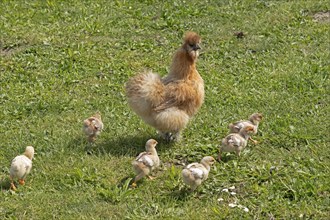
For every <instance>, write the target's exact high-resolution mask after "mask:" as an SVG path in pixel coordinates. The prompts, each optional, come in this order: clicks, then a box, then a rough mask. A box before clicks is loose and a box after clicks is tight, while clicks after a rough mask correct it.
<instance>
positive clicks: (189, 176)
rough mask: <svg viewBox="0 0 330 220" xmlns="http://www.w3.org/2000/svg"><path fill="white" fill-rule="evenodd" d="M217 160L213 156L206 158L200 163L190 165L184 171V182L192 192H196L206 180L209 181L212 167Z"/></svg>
mask: <svg viewBox="0 0 330 220" xmlns="http://www.w3.org/2000/svg"><path fill="white" fill-rule="evenodd" d="M214 163H215V160H214V158H213V157H211V156H206V157H204V158H203V159H202V160H201V162H200V163H191V164H188V165H187V166H186V167H185V168H184V169H183V170H182V173H181V174H182V179H183V182H184V183H185V184H187V185H189V186H190V188H191V191H194V190H195V189H196V188H197V187H198V186H199V185H201V184H202V182H203V181H204V180H206V179H207V177H208V175H209V172H210V168H211V165H212V164H214Z"/></svg>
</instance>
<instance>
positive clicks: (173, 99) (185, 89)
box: [154, 80, 198, 112]
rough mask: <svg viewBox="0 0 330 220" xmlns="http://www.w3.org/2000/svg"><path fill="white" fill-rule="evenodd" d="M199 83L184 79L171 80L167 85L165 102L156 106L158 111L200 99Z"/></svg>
mask: <svg viewBox="0 0 330 220" xmlns="http://www.w3.org/2000/svg"><path fill="white" fill-rule="evenodd" d="M197 97H198V92H197V85H195V83H194V82H185V81H184V80H180V81H176V82H171V83H169V84H168V85H166V94H165V99H164V102H162V103H161V104H160V105H158V106H156V107H155V108H154V110H155V111H156V112H160V111H163V110H165V109H168V108H171V107H178V108H180V107H182V106H186V105H187V104H188V103H194V102H196V101H197V100H198V98H197Z"/></svg>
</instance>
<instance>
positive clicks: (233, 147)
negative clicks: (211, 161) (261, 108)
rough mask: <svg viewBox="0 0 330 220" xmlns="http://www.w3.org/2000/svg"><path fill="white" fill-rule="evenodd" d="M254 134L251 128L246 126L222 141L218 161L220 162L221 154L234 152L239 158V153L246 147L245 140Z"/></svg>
mask: <svg viewBox="0 0 330 220" xmlns="http://www.w3.org/2000/svg"><path fill="white" fill-rule="evenodd" d="M253 132H254V127H253V126H250V125H249V126H246V127H244V128H242V129H241V130H240V131H239V132H238V133H232V134H229V135H227V136H226V137H225V138H223V139H222V142H221V146H220V147H219V148H220V151H219V155H218V159H219V160H221V154H222V152H236V154H237V156H240V153H241V151H242V150H243V149H244V148H245V147H246V145H247V140H248V139H249V138H250V136H251V134H252V133H253Z"/></svg>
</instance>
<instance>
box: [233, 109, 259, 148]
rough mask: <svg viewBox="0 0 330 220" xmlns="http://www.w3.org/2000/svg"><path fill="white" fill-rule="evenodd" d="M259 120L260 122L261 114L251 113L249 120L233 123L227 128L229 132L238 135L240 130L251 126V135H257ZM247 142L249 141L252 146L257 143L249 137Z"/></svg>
mask: <svg viewBox="0 0 330 220" xmlns="http://www.w3.org/2000/svg"><path fill="white" fill-rule="evenodd" d="M261 120H262V114H260V113H253V114H252V115H250V117H249V120H242V121H237V122H235V123H232V124H230V125H229V126H228V128H229V132H230V133H238V132H239V131H240V130H241V129H242V128H244V127H246V126H253V134H257V132H258V126H259V123H260V121H261ZM249 140H251V141H252V142H253V143H254V144H257V143H258V142H257V141H256V140H253V139H252V138H251V136H250V137H249Z"/></svg>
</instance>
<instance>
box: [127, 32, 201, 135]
mask: <svg viewBox="0 0 330 220" xmlns="http://www.w3.org/2000/svg"><path fill="white" fill-rule="evenodd" d="M200 42H201V39H200V37H199V36H198V35H197V34H196V33H194V32H188V33H187V34H186V36H185V38H184V43H183V45H182V46H181V48H179V49H178V51H177V52H176V53H175V55H174V58H173V62H172V65H171V68H170V72H169V74H168V75H167V76H165V77H164V78H161V77H160V76H159V75H158V74H155V73H152V72H150V71H149V72H145V73H141V74H138V75H136V76H134V77H132V78H131V79H129V81H128V82H127V84H126V94H127V97H128V103H129V106H130V107H131V109H132V110H133V111H134V112H135V113H136V114H137V115H139V116H140V117H141V118H142V120H144V121H145V122H146V123H147V124H149V125H151V126H153V127H154V128H156V129H157V130H158V132H159V133H160V134H161V135H162V136H163V137H164V138H166V139H168V140H177V139H179V137H180V132H181V131H182V130H183V129H184V128H185V127H186V125H187V124H188V122H189V119H190V118H191V117H192V116H194V115H195V114H196V113H197V111H198V110H199V108H200V107H201V105H202V103H203V101H204V82H203V79H202V78H201V76H200V75H199V73H198V72H197V70H196V60H197V57H198V55H199V51H198V50H199V49H200V46H199V44H200Z"/></svg>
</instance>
